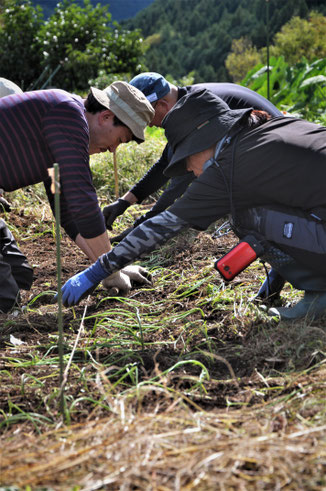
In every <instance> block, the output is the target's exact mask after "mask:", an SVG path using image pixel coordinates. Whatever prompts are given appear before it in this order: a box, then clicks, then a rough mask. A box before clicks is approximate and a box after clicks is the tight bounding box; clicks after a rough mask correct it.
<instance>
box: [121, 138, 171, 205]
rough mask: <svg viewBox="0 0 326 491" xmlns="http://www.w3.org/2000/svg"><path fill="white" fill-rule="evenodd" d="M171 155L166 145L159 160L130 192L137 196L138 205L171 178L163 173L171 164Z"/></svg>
mask: <svg viewBox="0 0 326 491" xmlns="http://www.w3.org/2000/svg"><path fill="white" fill-rule="evenodd" d="M170 154H171V149H170V147H169V146H168V145H166V146H165V148H164V150H163V153H162V155H161V157H160V158H159V160H158V161H157V162H155V164H154V165H152V167H151V168H150V169H149V170H148V171H147V172H146V174H145V175H144V176H143V177H142V178H141V179H140V180H139V181H138V182H137V184H135V185H134V186H133V187H132V188H131V189H130V192H131V193H133V194H134V195H135V196H136V198H137V200H138V203H141V202H142V201H144V199H145V198H147V197H148V196H150V195H151V194H153V193H155V191H157V190H158V189H160V188H161V187H162V186H164V184H166V183H167V182H168V180H169V178H168V177H166V176H165V175H164V174H163V171H164V170H165V168H166V167H167V165H168V163H169V157H170Z"/></svg>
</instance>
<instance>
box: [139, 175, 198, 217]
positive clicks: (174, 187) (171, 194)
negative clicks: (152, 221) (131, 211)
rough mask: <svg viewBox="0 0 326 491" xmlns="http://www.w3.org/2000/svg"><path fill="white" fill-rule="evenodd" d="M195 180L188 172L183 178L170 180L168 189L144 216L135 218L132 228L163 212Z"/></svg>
mask: <svg viewBox="0 0 326 491" xmlns="http://www.w3.org/2000/svg"><path fill="white" fill-rule="evenodd" d="M194 179H195V175H194V173H193V172H188V173H187V174H185V175H184V176H179V177H174V178H173V179H171V180H170V182H169V185H168V187H167V188H166V189H165V191H164V192H163V194H162V195H161V196H160V197H159V199H158V200H157V202H156V203H155V205H154V206H153V207H152V208H151V209H150V210H149V211H148V212H147V213H146V214H145V215H142V216H140V217H139V218H137V220H135V222H134V227H137V226H138V225H140V224H141V223H143V222H145V220H148V219H149V218H152V217H155V216H156V215H158V214H159V213H162V211H165V210H166V209H167V208H169V206H171V205H172V204H173V203H174V202H175V200H176V199H177V198H180V196H182V195H183V193H184V192H185V191H186V189H187V188H188V186H189V184H191V183H192V181H193V180H194Z"/></svg>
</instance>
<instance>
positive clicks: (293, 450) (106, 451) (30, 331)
mask: <svg viewBox="0 0 326 491" xmlns="http://www.w3.org/2000/svg"><path fill="white" fill-rule="evenodd" d="M154 140H155V138H153V139H151V141H150V142H149V143H146V144H144V145H141V146H140V147H139V148H135V147H134V146H133V144H132V145H128V146H126V149H124V150H123V151H121V152H120V151H119V154H118V157H119V165H120V166H121V167H120V169H119V171H120V176H123V179H121V180H120V190H122V191H125V190H127V189H128V188H129V186H130V184H132V183H133V182H135V181H136V179H138V178H139V177H140V176H141V175H142V174H143V172H144V170H145V169H146V168H148V166H149V164H150V162H152V161H154V159H155V156H157V155H158V154H159V152H160V150H161V149H162V147H163V145H164V142H163V141H161V140H160V139H157V140H158V141H157V142H155V143H153V141H154ZM106 158H107V157H103V156H101V157H99V158H98V159H97V160H95V161H94V162H93V171H94V182H95V184H96V187H97V189H98V190H99V196H100V199H101V202H102V204H103V205H104V203H106V202H107V199H108V198H107V196H108V189H109V190H111V191H110V194H109V199H110V200H112V199H114V196H113V191H112V189H114V185H113V181H112V175H113V172H112V168H111V167H110V165H111V164H109V167H108V168H106V170H105V171H103V165H104V161H105V159H106ZM140 161H141V162H142V165H140V164H139V162H140ZM105 165H107V164H106V163H105ZM9 198H10V196H9ZM154 198H155V196H154V197H151V199H150V200H149V201H148V202H147V203H145V204H144V205H140V206H134V207H132V208H131V209H129V210H130V212H128V213H126V214H125V217H124V218H122V219H121V220H120V221H118V222H117V224H116V228H115V230H114V231H113V232H112V233H116V232H118V231H121V230H123V228H124V227H126V226H128V225H130V224H131V223H132V221H133V219H134V218H135V217H136V216H139V215H140V214H141V213H142V212H143V211H144V209H147V208H148V207H149V206H150V203H151V201H153V199H154ZM11 202H12V203H13V211H12V212H11V213H9V214H6V216H5V217H4V218H5V220H6V221H7V223H8V224H10V228H11V230H12V231H13V233H14V235H15V237H16V239H17V241H18V242H19V245H20V248H21V249H22V251H23V252H24V253H25V254H26V255H27V256H28V258H29V261H30V263H31V264H32V265H33V266H34V268H35V282H34V284H33V287H32V290H31V291H30V292H24V293H23V304H24V305H25V306H27V307H26V308H24V309H22V311H20V312H16V313H13V314H8V315H5V314H2V315H0V325H1V331H0V343H1V351H0V356H1V358H0V380H1V386H0V394H1V396H0V414H1V422H0V429H1V435H0V438H1V450H0V489H1V491H4V490H5V489H10V490H11V491H13V490H16V489H17V490H18V489H19V490H24V491H29V490H41V489H42V490H60V491H61V490H63V491H68V490H69V491H72V490H75V491H79V490H85V491H86V490H123V491H129V490H157V491H168V490H187V491H188V490H196V491H197V490H205V491H206V490H248V489H250V490H281V489H282V490H325V489H326V477H325V475H326V405H325V398H326V329H325V320H320V321H318V322H313V323H309V322H307V321H302V322H296V323H293V324H291V323H290V324H286V323H279V322H278V321H277V319H275V318H270V317H268V316H267V315H266V313H265V311H264V309H263V308H262V307H261V306H259V305H257V304H256V303H255V302H254V301H253V297H254V295H255V293H256V292H257V289H258V288H259V286H260V285H261V283H262V281H263V280H264V277H265V270H264V267H263V265H262V264H260V263H259V262H255V263H253V264H252V265H251V266H250V267H249V268H248V269H247V270H246V271H245V272H243V273H242V274H241V275H239V276H238V277H237V278H236V279H235V280H234V281H233V282H232V283H230V284H225V283H224V282H223V281H222V280H221V278H220V277H219V276H218V275H217V273H216V272H215V271H214V269H213V260H214V258H215V257H219V256H221V255H222V254H224V253H225V252H226V251H227V250H228V249H229V248H230V247H231V246H232V245H234V244H235V238H234V236H233V235H232V234H229V235H226V236H223V237H221V238H219V239H214V238H212V234H213V232H214V228H215V227H213V228H212V229H211V230H208V231H206V232H200V233H198V232H195V231H190V232H187V233H184V234H182V235H180V236H179V237H177V238H175V239H174V240H172V241H170V242H169V243H168V244H166V245H165V246H163V247H162V248H161V249H160V250H158V251H156V252H153V253H152V254H151V255H149V256H148V257H146V258H144V259H143V260H142V262H141V264H142V265H143V266H145V267H147V268H148V269H149V270H150V271H151V273H152V277H153V284H152V286H151V287H143V288H137V287H134V288H133V290H132V292H131V294H130V295H129V296H128V297H125V298H123V297H119V298H110V297H108V296H107V293H106V291H105V290H104V289H103V288H102V287H101V286H100V287H98V289H97V290H96V291H95V293H94V294H93V295H92V296H90V297H89V298H88V299H86V300H84V301H83V302H82V303H81V304H80V305H79V306H77V307H75V308H69V309H64V310H63V325H64V363H65V379H64V382H65V383H64V386H63V387H62V392H61V389H60V381H59V356H58V309H57V305H56V304H53V303H52V299H53V292H54V291H55V290H56V288H57V286H56V285H57V280H56V255H55V236H54V224H53V218H52V216H51V214H50V211H49V208H48V205H47V202H46V198H45V197H44V195H43V194H42V190H41V188H39V187H37V186H36V187H34V188H29V189H28V190H25V191H24V192H16V193H13V195H12V196H11ZM61 260H62V276H63V280H66V279H68V278H69V277H70V276H72V275H73V274H75V273H76V272H77V271H79V270H81V269H83V268H84V267H85V266H86V265H87V264H88V262H87V260H86V258H85V257H84V256H83V255H82V253H80V252H79V251H78V250H77V248H76V247H75V246H74V245H73V244H72V243H71V241H70V240H69V239H68V238H67V236H66V235H65V234H64V233H63V234H62V240H61ZM300 296H301V292H297V291H296V290H293V289H292V288H291V286H290V285H289V284H287V285H286V287H285V289H284V291H283V293H282V300H281V301H282V303H283V304H286V303H294V302H296V301H297V300H298V298H300ZM62 395H63V396H62ZM61 400H64V403H65V407H64V411H61V410H60V401H61ZM1 486H2V487H1Z"/></svg>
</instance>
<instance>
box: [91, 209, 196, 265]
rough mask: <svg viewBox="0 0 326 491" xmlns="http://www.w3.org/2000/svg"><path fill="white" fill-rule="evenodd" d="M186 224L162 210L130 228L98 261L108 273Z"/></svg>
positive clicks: (152, 247)
mask: <svg viewBox="0 0 326 491" xmlns="http://www.w3.org/2000/svg"><path fill="white" fill-rule="evenodd" d="M187 226H188V224H187V222H185V221H184V220H182V219H180V218H178V217H177V216H175V215H173V214H172V213H170V212H169V211H164V212H163V213H160V214H159V215H157V216H156V217H154V218H151V219H150V220H146V222H144V223H142V224H141V225H139V226H138V227H136V228H135V229H134V230H132V231H131V232H130V233H129V234H128V235H127V237H125V238H124V239H123V240H122V241H121V242H120V243H119V244H118V245H116V246H115V247H114V248H113V249H112V250H111V251H110V252H108V253H106V254H103V256H101V257H100V262H101V264H102V266H103V267H104V269H105V270H106V271H107V273H108V275H110V274H112V273H114V272H115V271H118V270H119V269H121V268H124V267H125V266H127V264H129V263H131V262H133V261H136V260H137V259H139V258H140V257H142V256H143V255H145V254H148V253H149V252H151V251H152V250H154V249H156V248H157V247H158V246H159V245H161V244H163V243H165V242H166V241H167V240H169V239H170V238H171V237H173V236H174V235H177V234H178V233H179V232H180V231H181V230H182V229H184V228H186V227H187Z"/></svg>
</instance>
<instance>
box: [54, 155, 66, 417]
mask: <svg viewBox="0 0 326 491" xmlns="http://www.w3.org/2000/svg"><path fill="white" fill-rule="evenodd" d="M53 168H54V214H55V240H56V251H57V284H58V297H57V298H58V332H59V337H58V349H59V367H60V387H61V386H62V383H63V378H64V363H63V326H62V324H63V323H62V293H61V253H60V176H59V165H58V164H53ZM52 192H53V190H52ZM60 411H61V415H62V418H63V419H64V418H65V401H64V391H63V390H60Z"/></svg>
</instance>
